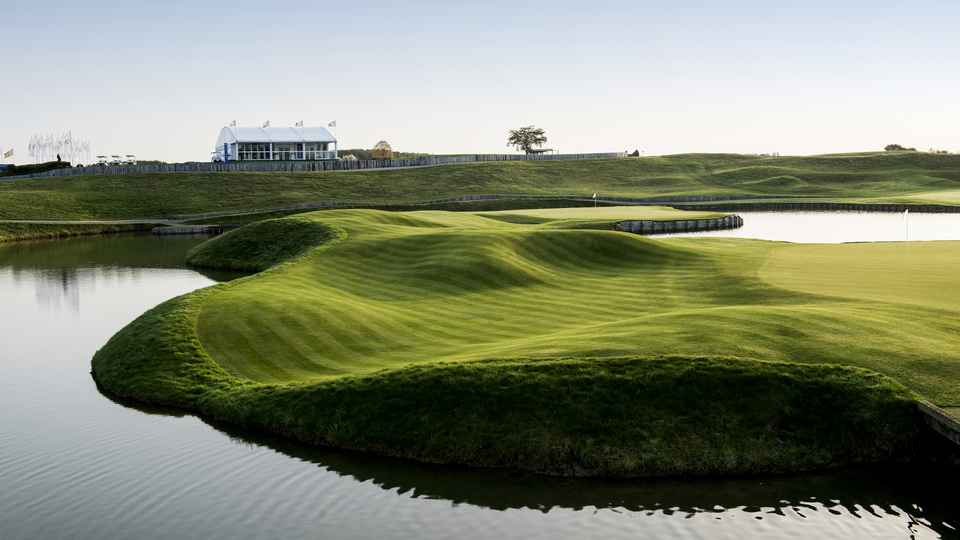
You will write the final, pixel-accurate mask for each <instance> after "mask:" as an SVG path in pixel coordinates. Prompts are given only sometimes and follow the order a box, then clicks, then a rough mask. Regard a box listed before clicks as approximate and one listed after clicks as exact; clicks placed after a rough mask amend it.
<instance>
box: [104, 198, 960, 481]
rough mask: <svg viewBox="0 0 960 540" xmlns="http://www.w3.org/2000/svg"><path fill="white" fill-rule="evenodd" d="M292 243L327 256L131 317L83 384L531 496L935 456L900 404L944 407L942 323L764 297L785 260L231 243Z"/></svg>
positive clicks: (953, 311) (952, 283) (446, 242)
mask: <svg viewBox="0 0 960 540" xmlns="http://www.w3.org/2000/svg"><path fill="white" fill-rule="evenodd" d="M583 211H584V210H576V211H574V213H576V212H583ZM554 217H555V218H556V219H561V220H562V219H563V217H564V216H562V215H561V216H554ZM311 220H312V221H314V222H316V223H317V224H320V225H323V226H324V227H327V228H326V229H325V230H327V231H331V230H332V231H343V232H344V233H345V234H346V237H345V239H344V237H343V236H342V235H334V234H328V235H326V236H324V237H323V239H322V240H321V242H322V243H323V245H321V246H320V247H319V248H318V249H317V251H312V250H309V249H307V250H304V249H302V246H292V247H291V248H290V250H289V255H291V256H293V257H295V258H297V260H298V261H299V262H298V263H297V264H294V263H293V262H291V261H287V262H285V263H283V264H279V265H277V266H274V267H272V268H270V269H269V270H267V271H266V272H264V273H262V274H259V275H257V276H252V277H250V278H245V279H241V280H237V281H234V282H231V283H229V284H224V285H220V286H217V287H214V288H211V289H207V290H204V291H200V292H197V293H194V294H192V295H188V296H186V297H181V298H179V299H174V300H172V301H170V302H168V303H166V304H165V305H163V306H160V307H158V308H156V309H154V310H152V311H151V312H148V313H147V314H145V315H144V316H142V317H141V318H139V319H137V320H136V321H134V322H133V323H131V325H130V326H128V327H127V328H125V329H124V330H122V331H121V332H120V333H118V334H117V335H116V336H114V338H112V339H111V341H110V342H109V343H108V344H107V345H105V346H104V348H103V349H101V351H99V352H98V353H97V355H96V356H95V358H94V361H93V367H94V372H95V374H96V377H97V379H98V380H99V381H100V382H101V383H102V384H104V385H105V386H107V387H108V388H110V389H111V390H113V391H114V392H116V393H119V394H121V395H127V396H133V397H137V398H139V399H143V400H147V401H155V402H161V403H170V404H175V405H180V406H185V407H189V408H192V409H196V410H200V411H202V412H205V413H206V414H210V415H213V416H216V417H218V418H222V419H225V420H229V421H231V422H235V423H237V424H240V425H244V426H252V427H259V428H264V429H269V430H272V431H275V432H278V433H282V434H286V435H290V436H294V437H297V438H300V439H303V440H307V441H313V442H319V443H323V444H333V445H337V446H343V447H347V448H356V449H362V450H370V451H376V452H380V453H385V454H391V455H401V456H407V457H414V458H417V459H422V460H427V461H438V462H448V463H449V462H453V463H466V464H482V465H509V466H519V467H525V468H529V469H532V470H537V471H542V472H549V473H554V474H612V475H641V474H686V473H700V472H711V473H716V472H743V471H759V470H787V469H798V468H807V467H820V466H827V465H832V464H836V463H840V462H845V461H850V460H856V459H886V458H903V457H904V456H906V455H909V454H910V452H911V447H914V446H916V447H917V448H927V446H926V445H928V444H935V443H933V442H931V440H929V439H928V438H926V437H927V435H925V433H926V432H925V431H920V430H921V428H922V423H921V422H920V421H919V419H918V416H917V414H918V413H917V412H916V411H915V408H914V405H913V403H914V400H915V399H916V397H917V396H918V395H920V396H923V397H925V398H928V399H930V400H931V401H934V402H935V403H938V404H940V405H945V406H955V405H958V404H960V402H958V396H957V388H958V386H960V370H957V367H958V365H960V317H957V315H958V306H952V307H951V306H950V305H949V303H948V304H947V305H933V306H931V305H926V304H924V303H923V302H920V303H914V304H908V303H903V302H900V301H898V300H899V297H898V296H897V295H896V294H894V293H891V294H889V295H888V296H887V297H885V298H850V297H847V298H839V297H837V296H836V295H831V294H830V291H829V290H820V289H816V288H815V287H814V290H809V291H808V290H791V289H790V288H788V287H784V286H779V285H777V284H776V283H778V282H779V281H778V280H785V279H787V278H789V277H790V276H791V275H793V274H794V273H796V272H805V271H806V270H805V269H803V268H800V269H799V270H796V271H790V270H789V269H785V267H784V266H783V265H782V264H780V263H778V261H779V260H780V258H778V257H783V256H781V255H779V253H780V251H787V252H788V251H789V250H790V249H791V246H789V245H785V244H780V243H774V242H761V241H745V240H732V239H712V240H706V239H673V240H654V239H648V238H643V237H639V236H634V235H628V234H622V233H614V232H603V231H589V230H556V229H550V228H549V227H551V223H546V224H543V225H534V226H531V225H526V226H525V225H517V224H512V223H507V222H504V221H501V220H495V219H490V218H488V217H484V216H483V215H471V214H451V213H444V212H416V213H406V214H391V213H385V212H378V211H372V210H340V211H328V212H318V213H315V214H307V215H303V216H301V217H299V218H297V219H296V220H293V219H284V220H280V222H273V223H270V222H266V223H265V224H264V225H263V227H264V228H263V229H262V230H256V229H251V230H250V231H251V232H250V234H251V235H252V236H251V239H254V237H256V240H255V241H254V242H253V243H260V244H264V245H268V246H270V245H272V244H273V243H274V241H275V240H277V239H278V238H279V237H280V236H282V235H283V234H284V233H283V232H282V231H283V230H284V229H283V227H286V226H287V225H286V224H280V223H281V222H284V221H297V222H298V223H297V224H296V225H295V226H296V227H308V225H307V222H309V221H311ZM300 222H303V223H300ZM270 227H273V229H271V228H270ZM245 230H246V229H239V230H237V231H233V232H230V233H228V234H225V235H223V236H221V237H219V238H217V239H215V240H213V241H211V242H210V243H209V246H208V247H206V248H205V250H210V251H211V252H216V251H218V250H221V247H217V244H222V245H223V246H224V247H223V250H222V251H223V252H224V253H228V252H229V249H227V248H226V247H225V246H228V245H230V244H231V243H233V245H240V244H236V243H234V241H233V240H231V236H235V237H243V236H244V235H245V234H247V233H245ZM270 231H274V233H275V234H272V235H271V234H269V232H270ZM254 233H256V234H254ZM341 240H342V241H341ZM931 245H933V246H934V247H935V248H936V247H939V248H940V250H937V249H933V252H935V255H936V256H938V257H940V256H944V255H943V253H941V252H940V251H950V250H954V251H955V250H956V248H957V245H956V243H947V242H944V243H933V244H931ZM878 246H880V247H881V248H883V247H885V246H883V245H878ZM831 247H832V246H831ZM797 249H812V248H811V247H810V246H802V245H801V246H797ZM824 253H825V255H824V257H828V256H829V255H830V253H829V251H825V252H824ZM775 254H777V256H776V257H775V256H774V255H775ZM221 256H222V255H221ZM807 256H809V254H807V253H801V254H799V259H800V260H804V258H805V257H807ZM788 259H789V258H788ZM768 261H770V262H768ZM821 264H832V263H829V262H821ZM768 266H769V268H768ZM848 266H849V265H848ZM856 271H857V270H856V269H851V270H849V272H852V273H855V272H856ZM761 276H762V277H763V279H761ZM911 276H912V273H910V272H909V271H904V272H903V275H902V276H900V278H901V279H904V280H908V281H909V280H910V279H912V278H911ZM938 276H939V277H938V280H939V281H937V283H936V286H938V287H941V288H951V287H953V288H956V287H957V286H958V285H960V283H956V281H957V280H958V279H960V277H958V276H956V275H952V274H950V273H949V272H942V273H939V274H938ZM918 286H922V287H926V286H930V284H929V283H926V284H921V285H918ZM848 296H849V295H848ZM734 357H736V358H734ZM491 359H493V360H491ZM838 364H843V365H845V366H841V365H838ZM863 368H866V369H863ZM868 370H870V371H868ZM876 372H880V373H883V374H885V375H889V376H890V377H892V378H887V377H886V376H881V375H877V374H876ZM895 381H898V382H895ZM931 437H932V435H931ZM917 445H919V446H917Z"/></svg>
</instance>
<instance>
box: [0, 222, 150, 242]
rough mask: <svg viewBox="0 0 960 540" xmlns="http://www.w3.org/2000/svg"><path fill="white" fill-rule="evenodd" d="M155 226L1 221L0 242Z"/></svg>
mask: <svg viewBox="0 0 960 540" xmlns="http://www.w3.org/2000/svg"><path fill="white" fill-rule="evenodd" d="M153 227H155V225H154V224H152V223H117V224H90V225H87V224H79V223H70V224H62V225H61V224H52V223H0V242H12V241H18V240H40V239H47V238H54V239H55V238H69V237H74V236H83V235H93V234H103V233H116V232H135V231H149V230H150V229H152V228H153Z"/></svg>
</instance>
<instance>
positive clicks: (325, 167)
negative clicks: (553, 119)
mask: <svg viewBox="0 0 960 540" xmlns="http://www.w3.org/2000/svg"><path fill="white" fill-rule="evenodd" d="M622 157H627V153H626V152H608V153H601V154H499V155H498V154H471V155H465V156H422V157H418V158H414V159H394V160H390V159H372V160H364V161H310V162H295V161H294V162H290V161H286V162H282V163H274V162H257V163H244V162H241V161H235V162H232V163H199V162H190V163H174V164H170V165H118V166H110V167H75V168H72V169H54V170H52V171H47V172H42V173H36V174H24V175H13V176H4V177H0V180H22V179H26V178H48V177H52V176H74V175H87V174H137V173H177V172H220V171H240V172H316V171H360V170H367V169H402V168H408V167H432V166H435V165H454V164H457V163H487V162H496V161H552V160H560V159H598V158H622Z"/></svg>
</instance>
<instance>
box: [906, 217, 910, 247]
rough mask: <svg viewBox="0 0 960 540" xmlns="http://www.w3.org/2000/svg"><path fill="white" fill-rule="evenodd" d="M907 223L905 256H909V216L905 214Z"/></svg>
mask: <svg viewBox="0 0 960 540" xmlns="http://www.w3.org/2000/svg"><path fill="white" fill-rule="evenodd" d="M905 217H906V221H907V255H910V214H906V215H905Z"/></svg>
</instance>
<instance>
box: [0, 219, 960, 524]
mask: <svg viewBox="0 0 960 540" xmlns="http://www.w3.org/2000/svg"><path fill="white" fill-rule="evenodd" d="M202 241H203V239H190V240H177V241H167V240H165V239H157V238H151V237H149V236H142V235H117V236H107V237H102V238H77V239H68V240H61V241H51V242H28V243H21V244H7V245H0V294H2V297H0V299H2V301H3V306H4V309H3V310H0V344H2V345H3V347H2V348H0V434H2V435H0V486H3V488H2V489H0V538H3V539H4V540H6V539H28V538H125V537H136V538H171V537H174V538H175V537H183V538H200V537H202V538H207V539H214V538H224V539H230V540H236V539H237V538H297V539H299V538H307V537H337V538H398V539H400V538H411V537H439V538H449V537H464V538H490V539H494V540H502V539H503V538H513V537H523V538H547V539H550V540H555V539H556V538H562V537H577V538H588V537H597V538H600V537H602V538H604V539H610V538H653V537H684V538H695V537H703V538H711V540H713V539H718V538H719V539H722V538H729V539H731V540H745V539H746V538H764V539H767V538H777V537H796V536H804V537H809V536H818V537H823V538H828V537H834V538H849V537H870V538H880V537H885V538H911V537H915V538H923V537H937V536H942V537H945V538H952V537H957V533H956V530H955V528H956V527H957V526H958V523H960V518H958V515H957V512H958V510H957V506H958V505H957V504H956V503H955V499H956V497H955V496H953V495H952V493H950V491H949V490H950V489H951V488H952V487H953V486H956V485H957V481H958V480H960V478H958V469H957V468H951V467H945V466H929V465H913V466H904V465H895V466H889V467H883V466H872V467H852V468H845V469H840V470H836V471H827V472H820V473H815V474H801V475H784V476H775V475H769V476H761V477H742V478H712V479H704V478H689V479H644V480H629V481H605V480H599V479H565V478H548V477H542V476H537V475H531V474H528V473H523V472H517V471H495V470H478V469H469V468H463V467H445V466H433V465H429V464H423V463H416V462H410V461H406V460H400V459H390V458H379V457H373V456H369V455H363V454H357V453H352V452H343V451H337V450H331V449H325V448H318V447H313V446H309V445H304V444H300V443H297V442H295V441H290V440H286V439H282V438H278V437H275V436H272V435H269V434H264V433H258V432H252V431H248V430H244V429H240V428H236V427H234V426H230V425H225V424H220V423H218V422H214V421H211V420H201V419H198V418H197V417H195V416H193V415H191V414H186V413H184V412H183V411H181V410H179V409H171V408H166V407H153V406H146V405H143V404H140V403H137V402H131V401H127V400H123V399H121V398H117V397H115V396H112V395H110V394H104V393H100V392H97V390H96V386H95V384H93V382H92V380H91V377H90V375H89V372H90V358H91V356H92V355H93V353H94V352H95V351H96V349H97V348H99V347H101V346H102V345H103V343H105V342H106V340H107V339H109V337H110V336H111V335H113V333H115V332H116V331H117V330H119V329H120V328H121V327H122V326H123V325H125V324H127V323H128V322H129V321H130V320H132V319H133V318H134V317H135V316H136V315H137V314H139V313H142V312H143V311H144V310H146V309H149V308H150V307H152V306H154V305H156V304H157V303H159V302H161V301H163V300H164V299H166V298H170V297H172V296H175V295H178V294H183V293H185V292H187V291H189V290H193V289H196V288H198V287H203V286H207V285H209V284H210V283H211V282H210V280H209V279H205V278H203V277H201V276H198V275H197V274H196V273H195V272H192V271H189V270H185V269H183V262H182V261H183V256H184V253H185V252H186V250H187V249H188V248H189V247H191V246H192V245H196V244H197V243H199V242H202ZM101 248H102V251H101ZM78 298H79V300H78ZM78 302H79V303H78ZM52 311H66V312H69V313H70V315H71V316H67V317H57V316H50V315H51V312H52ZM118 404H119V405H121V406H118Z"/></svg>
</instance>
